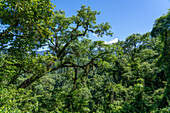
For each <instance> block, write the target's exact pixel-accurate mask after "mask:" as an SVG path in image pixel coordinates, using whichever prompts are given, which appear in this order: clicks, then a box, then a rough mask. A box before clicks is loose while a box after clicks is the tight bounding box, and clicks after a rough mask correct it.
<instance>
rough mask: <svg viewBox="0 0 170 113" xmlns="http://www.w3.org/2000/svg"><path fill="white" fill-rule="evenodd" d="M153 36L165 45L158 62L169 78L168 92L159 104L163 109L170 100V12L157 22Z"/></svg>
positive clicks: (166, 91)
mask: <svg viewBox="0 0 170 113" xmlns="http://www.w3.org/2000/svg"><path fill="white" fill-rule="evenodd" d="M151 34H152V36H153V37H159V38H160V39H161V41H162V43H163V44H164V48H163V51H162V54H161V56H160V58H159V60H158V62H157V65H159V66H160V67H163V70H164V72H165V74H166V78H167V85H166V90H165V92H164V96H163V98H162V100H161V102H160V103H159V107H161V108H163V107H165V106H167V105H168V100H169V99H170V96H169V95H170V85H169V84H170V71H169V70H170V64H169V62H170V10H169V11H168V13H167V14H166V15H163V16H161V17H160V18H158V19H157V20H156V21H155V24H154V27H153V29H152V32H151Z"/></svg>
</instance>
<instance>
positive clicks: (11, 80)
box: [0, 0, 170, 113]
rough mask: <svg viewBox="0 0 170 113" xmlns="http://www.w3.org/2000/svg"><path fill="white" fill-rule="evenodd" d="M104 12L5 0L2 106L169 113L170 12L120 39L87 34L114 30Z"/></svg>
mask: <svg viewBox="0 0 170 113" xmlns="http://www.w3.org/2000/svg"><path fill="white" fill-rule="evenodd" d="M99 14H100V13H99V12H97V11H92V10H91V8H90V7H86V6H82V7H81V8H80V10H78V11H77V14H76V15H73V16H71V17H66V16H65V12H64V11H61V10H58V11H54V5H53V4H51V2H50V0H19V2H18V0H1V1H0V25H1V32H0V51H1V53H0V112H1V113H22V112H26V113H28V112H29V113H30V112H34V113H38V112H42V113H48V112H51V113H60V112H61V113H67V112H73V113H74V112H80V113H93V112H97V113H168V112H169V111H170V102H169V100H170V10H169V11H168V12H167V14H165V15H163V16H161V17H160V18H158V19H157V20H156V21H155V23H154V25H153V29H152V31H148V32H147V33H146V34H132V35H131V36H129V37H127V38H126V39H125V41H118V42H117V43H113V44H105V43H104V41H92V40H90V39H89V38H88V37H90V36H91V35H92V34H95V35H97V36H98V37H99V39H100V38H101V37H103V38H104V37H106V36H112V35H113V33H112V32H111V31H110V28H111V26H110V25H109V23H107V22H106V23H101V24H97V23H96V15H99ZM101 40H102V38H101ZM43 47H45V48H48V50H46V51H45V52H44V54H43V55H40V54H37V50H39V49H40V48H43Z"/></svg>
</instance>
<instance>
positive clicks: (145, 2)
mask: <svg viewBox="0 0 170 113" xmlns="http://www.w3.org/2000/svg"><path fill="white" fill-rule="evenodd" d="M52 3H53V4H54V5H56V8H55V10H59V9H61V10H63V11H65V12H66V16H71V15H75V14H76V11H77V10H79V9H80V7H81V6H82V5H86V6H90V7H91V9H92V10H97V11H101V14H100V15H99V16H97V22H98V23H101V22H109V23H110V25H111V26H112V29H111V30H112V32H113V33H114V34H113V37H103V38H99V37H96V36H95V35H91V39H93V40H104V41H107V42H109V41H112V40H114V39H116V38H118V39H119V40H125V38H126V37H128V36H129V35H131V34H133V33H140V34H143V33H146V32H149V31H151V30H152V27H153V23H154V21H155V20H156V19H157V18H159V17H160V16H162V15H163V14H166V13H167V11H168V8H170V0H52Z"/></svg>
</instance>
